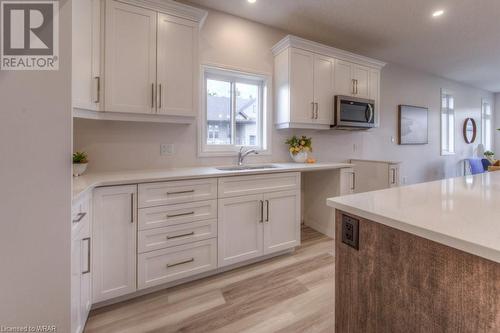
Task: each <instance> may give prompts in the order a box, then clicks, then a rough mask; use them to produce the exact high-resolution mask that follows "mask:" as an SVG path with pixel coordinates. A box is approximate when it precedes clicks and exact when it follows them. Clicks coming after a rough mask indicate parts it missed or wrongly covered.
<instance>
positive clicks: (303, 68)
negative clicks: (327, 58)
mask: <svg viewBox="0 0 500 333" xmlns="http://www.w3.org/2000/svg"><path fill="white" fill-rule="evenodd" d="M290 81H291V82H290V88H291V89H290V99H291V103H290V109H291V114H290V119H291V122H294V123H305V124H308V123H311V124H312V123H314V88H313V87H314V55H313V53H311V52H306V51H302V50H298V49H292V51H291V67H290Z"/></svg>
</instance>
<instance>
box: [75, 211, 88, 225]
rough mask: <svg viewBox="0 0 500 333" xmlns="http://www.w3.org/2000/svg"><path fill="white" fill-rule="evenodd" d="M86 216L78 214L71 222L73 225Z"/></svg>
mask: <svg viewBox="0 0 500 333" xmlns="http://www.w3.org/2000/svg"><path fill="white" fill-rule="evenodd" d="M86 215H87V213H78V215H76V216H77V217H76V219H74V220H73V223H78V222H80V221H81V220H83V218H84V217H85V216H86Z"/></svg>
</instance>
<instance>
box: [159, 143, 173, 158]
mask: <svg viewBox="0 0 500 333" xmlns="http://www.w3.org/2000/svg"><path fill="white" fill-rule="evenodd" d="M174 152H175V150H174V144H173V143H163V144H161V145H160V155H162V156H169V155H173V154H174Z"/></svg>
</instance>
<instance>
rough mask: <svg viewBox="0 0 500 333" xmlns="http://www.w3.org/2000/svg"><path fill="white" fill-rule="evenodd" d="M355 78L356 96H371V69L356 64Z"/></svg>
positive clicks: (354, 68)
mask: <svg viewBox="0 0 500 333" xmlns="http://www.w3.org/2000/svg"><path fill="white" fill-rule="evenodd" d="M352 73H353V79H354V80H356V81H355V89H354V90H355V92H356V93H355V96H356V97H359V98H370V87H369V82H370V69H369V68H368V67H364V66H359V65H354V66H353V72H352Z"/></svg>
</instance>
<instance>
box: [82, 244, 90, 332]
mask: <svg viewBox="0 0 500 333" xmlns="http://www.w3.org/2000/svg"><path fill="white" fill-rule="evenodd" d="M80 244H81V245H80V246H81V249H82V250H81V257H82V259H81V263H82V265H81V266H82V268H81V271H80V272H81V278H80V320H81V322H82V326H85V322H86V321H87V317H88V315H89V312H90V308H91V306H92V284H91V283H92V281H91V278H90V274H91V273H90V272H91V271H92V269H91V267H90V264H91V261H90V247H91V245H90V235H89V234H86V235H82V238H81V239H80Z"/></svg>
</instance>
